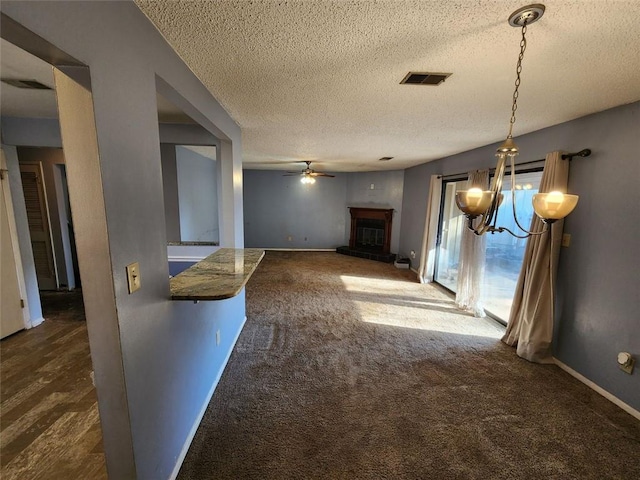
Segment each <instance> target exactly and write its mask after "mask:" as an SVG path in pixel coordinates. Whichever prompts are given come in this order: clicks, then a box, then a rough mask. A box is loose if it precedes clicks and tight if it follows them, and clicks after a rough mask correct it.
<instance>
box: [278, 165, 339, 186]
mask: <svg viewBox="0 0 640 480" xmlns="http://www.w3.org/2000/svg"><path fill="white" fill-rule="evenodd" d="M304 163H306V164H307V168H305V169H304V170H302V171H301V172H287V173H285V174H284V175H283V176H284V177H291V176H298V175H300V176H302V178H301V179H300V182H302V183H303V184H305V185H313V184H314V183H316V177H331V178H333V177H335V175H330V174H328V173H322V172H316V171H315V170H314V169H312V168H311V161H310V160H305V161H304Z"/></svg>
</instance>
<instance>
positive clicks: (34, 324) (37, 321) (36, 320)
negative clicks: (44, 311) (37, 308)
mask: <svg viewBox="0 0 640 480" xmlns="http://www.w3.org/2000/svg"><path fill="white" fill-rule="evenodd" d="M42 322H44V318H43V317H40V318H32V319H31V321H30V322H29V326H28V327H27V328H33V327H37V326H38V325H40V324H41V323H42Z"/></svg>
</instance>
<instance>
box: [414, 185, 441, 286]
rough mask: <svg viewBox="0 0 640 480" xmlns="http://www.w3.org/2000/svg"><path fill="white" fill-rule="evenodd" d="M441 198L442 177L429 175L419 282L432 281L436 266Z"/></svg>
mask: <svg viewBox="0 0 640 480" xmlns="http://www.w3.org/2000/svg"><path fill="white" fill-rule="evenodd" d="M441 199H442V177H441V176H440V175H431V181H430V182H429V199H428V200H427V218H426V219H425V222H424V236H423V238H422V250H421V252H420V267H419V268H418V278H419V279H420V283H429V282H433V273H434V271H435V266H436V239H437V236H438V215H439V213H440V202H441Z"/></svg>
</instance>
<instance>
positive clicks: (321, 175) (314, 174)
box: [310, 172, 335, 177]
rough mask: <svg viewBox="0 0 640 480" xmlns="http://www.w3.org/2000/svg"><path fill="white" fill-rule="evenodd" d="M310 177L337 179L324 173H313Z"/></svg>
mask: <svg viewBox="0 0 640 480" xmlns="http://www.w3.org/2000/svg"><path fill="white" fill-rule="evenodd" d="M310 175H311V176H312V177H335V175H330V174H328V173H322V172H313V173H310Z"/></svg>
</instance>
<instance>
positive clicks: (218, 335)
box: [216, 330, 220, 345]
mask: <svg viewBox="0 0 640 480" xmlns="http://www.w3.org/2000/svg"><path fill="white" fill-rule="evenodd" d="M216 345H220V330H216Z"/></svg>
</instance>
